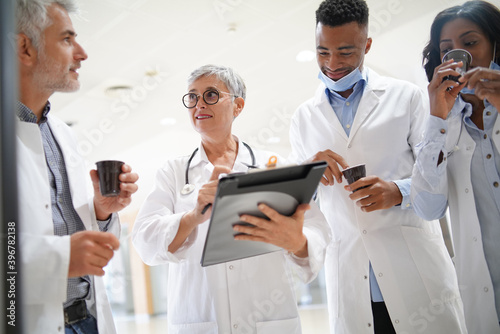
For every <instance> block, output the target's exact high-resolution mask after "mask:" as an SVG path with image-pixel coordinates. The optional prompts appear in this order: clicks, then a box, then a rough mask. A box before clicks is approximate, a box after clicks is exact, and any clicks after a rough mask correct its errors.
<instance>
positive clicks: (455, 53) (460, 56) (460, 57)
mask: <svg viewBox="0 0 500 334" xmlns="http://www.w3.org/2000/svg"><path fill="white" fill-rule="evenodd" d="M450 59H453V60H454V61H455V62H457V63H458V62H460V61H461V62H462V66H461V67H458V68H457V69H456V71H457V72H458V73H460V76H462V75H464V74H465V72H467V71H468V70H469V68H470V64H471V63H472V56H471V54H470V53H469V52H468V51H467V50H462V49H454V50H451V51H448V52H447V53H446V54H445V55H444V56H443V60H442V62H443V63H444V62H445V61H448V60H450ZM460 76H458V77H457V76H453V75H449V76H447V77H445V78H444V79H443V81H444V80H453V81H456V82H458V78H460Z"/></svg>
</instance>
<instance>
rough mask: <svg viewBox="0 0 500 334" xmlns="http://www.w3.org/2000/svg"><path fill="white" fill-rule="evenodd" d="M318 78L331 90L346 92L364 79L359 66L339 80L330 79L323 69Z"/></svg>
mask: <svg viewBox="0 0 500 334" xmlns="http://www.w3.org/2000/svg"><path fill="white" fill-rule="evenodd" d="M318 79H320V80H321V81H322V82H323V83H324V84H325V86H326V87H327V88H328V89H329V90H330V91H335V92H345V91H346V90H348V89H351V88H352V87H353V86H354V85H355V84H356V83H358V81H360V80H361V79H363V76H362V75H361V71H360V70H359V68H358V67H356V69H354V70H353V71H352V72H351V73H349V74H348V75H346V76H345V77H343V78H340V79H339V80H337V81H334V80H332V79H330V78H329V77H327V76H326V75H325V74H324V73H323V72H322V71H319V74H318Z"/></svg>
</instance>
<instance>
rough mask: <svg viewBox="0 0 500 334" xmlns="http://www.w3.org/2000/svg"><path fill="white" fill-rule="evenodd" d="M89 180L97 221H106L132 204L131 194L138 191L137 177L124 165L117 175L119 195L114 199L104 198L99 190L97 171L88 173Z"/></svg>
mask: <svg viewBox="0 0 500 334" xmlns="http://www.w3.org/2000/svg"><path fill="white" fill-rule="evenodd" d="M90 178H91V179H92V185H93V186H94V210H95V214H96V217H97V219H98V220H106V219H108V218H109V216H110V215H111V214H112V213H113V212H118V211H120V210H122V209H123V208H125V207H126V206H127V205H129V204H130V202H132V194H133V193H135V192H136V191H137V189H138V186H137V184H135V183H136V182H137V180H138V179H139V176H138V175H137V174H136V173H132V168H131V167H130V166H129V165H126V164H124V165H123V166H122V173H121V174H120V175H119V177H118V178H119V179H120V181H121V183H120V195H118V196H116V197H104V196H102V195H101V191H100V188H99V175H98V173H97V170H95V169H93V170H91V171H90Z"/></svg>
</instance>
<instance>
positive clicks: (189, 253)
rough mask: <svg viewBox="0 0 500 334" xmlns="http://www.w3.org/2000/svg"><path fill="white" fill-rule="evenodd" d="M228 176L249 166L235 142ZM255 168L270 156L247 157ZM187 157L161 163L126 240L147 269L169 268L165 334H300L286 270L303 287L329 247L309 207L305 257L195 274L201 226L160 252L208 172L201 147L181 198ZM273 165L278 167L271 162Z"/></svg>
mask: <svg viewBox="0 0 500 334" xmlns="http://www.w3.org/2000/svg"><path fill="white" fill-rule="evenodd" d="M238 147H239V150H238V155H237V157H236V161H235V163H234V166H233V171H235V172H244V171H246V170H247V167H246V166H245V165H244V164H243V163H247V164H250V163H251V162H252V160H251V157H250V154H249V152H248V150H247V148H246V147H245V146H243V145H242V144H241V142H239V144H238ZM254 154H255V158H256V163H257V165H259V166H263V165H264V164H265V163H266V162H267V161H268V160H269V157H270V156H271V154H267V153H266V152H263V151H258V150H254ZM187 160H188V157H187V156H185V157H181V158H177V159H174V160H171V161H168V162H167V163H166V164H165V165H164V166H163V168H161V169H159V171H158V173H157V176H156V182H155V186H154V189H153V191H152V192H151V194H150V195H149V196H148V198H147V199H146V201H145V202H144V204H143V206H142V208H141V210H140V212H139V215H138V217H137V220H136V222H135V225H134V228H133V232H132V238H133V239H132V240H133V244H134V246H135V248H136V249H137V251H138V253H139V255H140V256H141V258H142V260H143V261H144V262H145V263H146V264H148V265H157V264H162V263H169V275H168V281H167V284H168V298H167V299H168V311H167V316H168V333H169V334H197V333H199V334H223V333H233V334H235V333H241V334H243V333H245V334H247V333H273V334H276V333H278V334H279V333H282V334H293V333H301V325H300V319H299V314H298V310H297V300H296V296H295V291H294V285H293V280H292V272H291V270H290V268H289V265H291V266H292V267H293V269H294V271H295V272H296V273H297V274H299V276H300V277H301V278H302V279H303V280H304V281H310V280H312V279H313V278H314V277H315V276H316V274H317V273H318V271H319V270H320V269H321V267H322V265H323V261H324V256H325V250H326V245H327V244H328V242H329V240H330V231H329V228H328V224H327V223H326V220H325V219H324V217H323V215H322V214H321V212H320V211H319V209H318V207H317V206H316V205H314V203H313V205H312V209H311V210H309V211H308V212H307V213H306V221H305V224H304V234H305V235H306V237H307V239H308V251H309V257H308V258H306V259H300V258H297V257H295V256H291V255H289V254H288V253H286V252H285V251H278V252H273V253H269V254H265V255H261V256H256V257H251V258H247V259H243V260H237V261H231V262H227V263H223V264H217V265H212V266H208V267H201V265H200V260H201V256H202V252H203V246H204V243H205V238H206V234H207V229H208V225H209V220H207V221H206V222H204V223H202V224H201V225H199V226H198V227H197V228H196V229H195V230H194V231H193V232H192V233H191V235H190V236H189V237H188V239H187V240H186V241H185V242H184V244H183V245H182V246H181V248H179V249H178V250H177V251H176V252H175V253H170V252H168V250H167V249H168V245H169V244H170V243H171V242H172V240H173V238H174V237H175V235H176V233H177V230H178V228H179V223H180V220H181V217H182V216H183V215H184V214H185V213H186V212H188V211H190V210H192V208H194V206H195V204H196V200H197V198H198V191H199V189H200V187H201V186H202V185H203V184H205V183H206V182H208V180H209V178H210V175H211V174H212V171H213V165H212V164H211V163H209V161H208V159H207V157H206V154H205V151H204V150H203V147H202V146H201V145H200V148H199V151H198V152H197V153H196V155H195V156H194V158H193V160H192V161H191V164H190V169H189V182H190V183H191V184H193V185H195V186H196V189H195V190H194V191H193V192H192V193H190V194H188V195H181V194H180V191H181V189H182V188H183V187H184V184H185V169H186V165H187ZM278 163H279V162H278Z"/></svg>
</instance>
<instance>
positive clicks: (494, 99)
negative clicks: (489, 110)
mask: <svg viewBox="0 0 500 334" xmlns="http://www.w3.org/2000/svg"><path fill="white" fill-rule="evenodd" d="M464 80H465V81H466V82H467V87H469V88H473V89H474V90H475V92H474V94H475V95H476V96H477V97H479V98H480V99H481V100H483V99H486V100H488V102H489V103H491V104H492V105H493V106H494V107H495V108H496V109H497V110H498V111H499V112H500V71H498V70H492V69H489V68H484V67H476V68H474V69H472V70H470V71H468V72H467V73H465V74H464Z"/></svg>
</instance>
